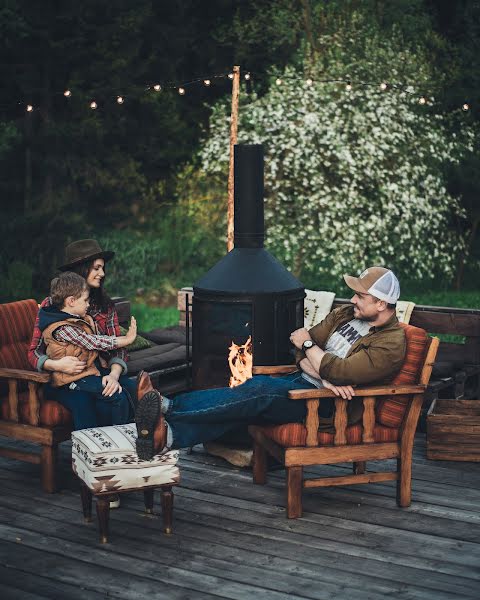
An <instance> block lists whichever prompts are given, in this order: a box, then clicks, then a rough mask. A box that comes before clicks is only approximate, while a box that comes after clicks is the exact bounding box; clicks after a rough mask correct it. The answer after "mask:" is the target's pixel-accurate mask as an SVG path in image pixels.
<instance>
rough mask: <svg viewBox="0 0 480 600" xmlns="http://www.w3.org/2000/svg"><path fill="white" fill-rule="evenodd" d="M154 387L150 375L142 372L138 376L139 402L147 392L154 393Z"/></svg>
mask: <svg viewBox="0 0 480 600" xmlns="http://www.w3.org/2000/svg"><path fill="white" fill-rule="evenodd" d="M153 390H154V387H153V385H152V380H151V379H150V375H149V374H148V373H147V372H146V371H140V373H139V374H138V375H137V402H138V401H139V400H141V399H142V398H143V397H144V396H145V394H146V393H147V392H152V391H153Z"/></svg>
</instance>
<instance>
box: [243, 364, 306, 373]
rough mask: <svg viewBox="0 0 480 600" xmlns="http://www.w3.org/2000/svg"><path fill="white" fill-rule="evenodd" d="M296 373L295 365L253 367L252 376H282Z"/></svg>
mask: <svg viewBox="0 0 480 600" xmlns="http://www.w3.org/2000/svg"><path fill="white" fill-rule="evenodd" d="M295 371H298V369H297V366H296V365H265V366H258V367H253V369H252V373H253V375H282V374H288V373H294V372H295Z"/></svg>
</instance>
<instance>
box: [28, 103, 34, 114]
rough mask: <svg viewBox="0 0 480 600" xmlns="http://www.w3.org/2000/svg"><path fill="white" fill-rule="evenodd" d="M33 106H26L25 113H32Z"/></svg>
mask: <svg viewBox="0 0 480 600" xmlns="http://www.w3.org/2000/svg"><path fill="white" fill-rule="evenodd" d="M32 111H33V106H32V105H31V104H27V112H32Z"/></svg>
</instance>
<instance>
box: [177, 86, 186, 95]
mask: <svg viewBox="0 0 480 600" xmlns="http://www.w3.org/2000/svg"><path fill="white" fill-rule="evenodd" d="M178 93H179V94H180V96H185V88H183V87H179V88H178Z"/></svg>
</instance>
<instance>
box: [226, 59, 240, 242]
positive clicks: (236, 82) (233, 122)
mask: <svg viewBox="0 0 480 600" xmlns="http://www.w3.org/2000/svg"><path fill="white" fill-rule="evenodd" d="M239 94H240V67H239V66H235V67H233V82H232V116H231V119H230V167H229V172H228V204H227V252H230V250H232V249H233V210H234V198H233V147H234V145H235V144H236V143H237V132H238V97H239Z"/></svg>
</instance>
